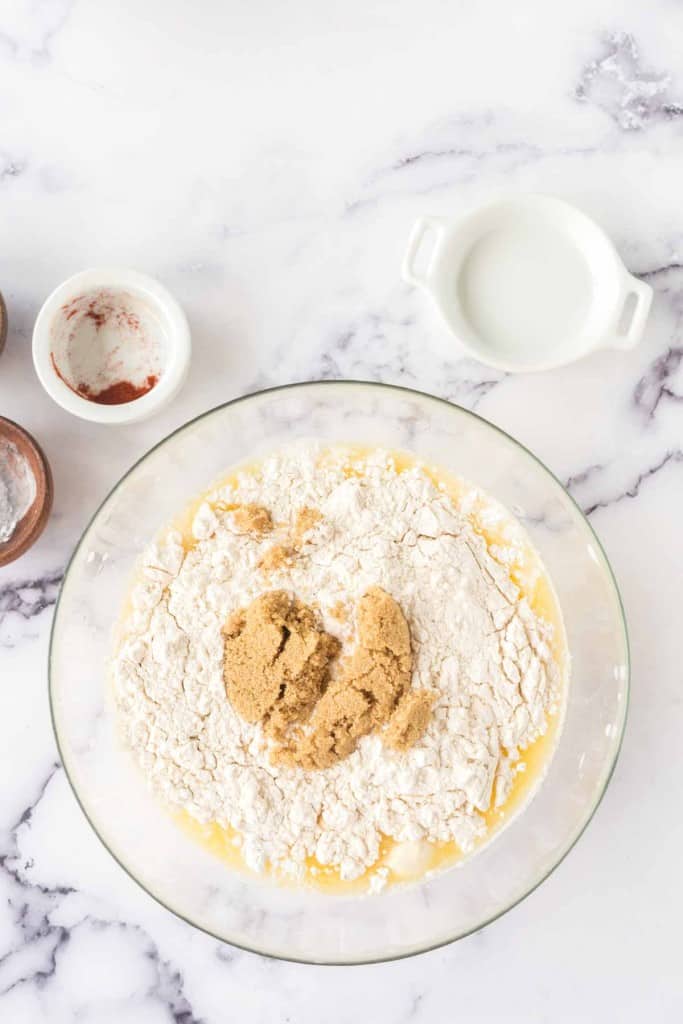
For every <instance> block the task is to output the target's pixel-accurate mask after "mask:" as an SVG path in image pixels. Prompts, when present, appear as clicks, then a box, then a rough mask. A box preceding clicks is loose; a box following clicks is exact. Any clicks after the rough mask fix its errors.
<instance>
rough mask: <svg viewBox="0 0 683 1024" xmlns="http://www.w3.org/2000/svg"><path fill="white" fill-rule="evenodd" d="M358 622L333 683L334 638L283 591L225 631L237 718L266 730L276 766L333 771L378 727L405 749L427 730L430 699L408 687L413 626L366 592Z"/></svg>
mask: <svg viewBox="0 0 683 1024" xmlns="http://www.w3.org/2000/svg"><path fill="white" fill-rule="evenodd" d="M356 618H357V628H358V643H357V646H356V649H355V650H354V652H353V654H352V655H351V656H350V657H349V658H348V659H347V660H346V661H345V662H344V663H343V664H342V665H341V666H340V670H339V674H338V675H337V676H336V678H334V679H332V680H330V667H331V663H332V661H333V660H334V659H335V658H336V657H337V655H338V653H339V650H340V644H339V641H338V640H337V639H336V638H335V637H333V636H331V634H329V633H326V632H325V630H324V629H323V627H322V625H321V624H320V621H319V619H318V617H317V615H316V614H315V612H314V611H313V609H312V608H309V607H308V606H307V605H305V604H303V603H302V602H300V601H297V600H296V599H295V598H293V597H290V595H289V594H287V593H286V592H285V591H282V590H274V591H271V592H269V593H267V594H262V595H261V597H258V598H256V600H255V601H253V602H252V604H250V605H249V607H248V608H246V609H244V610H242V611H240V612H238V613H237V614H236V615H234V616H233V618H232V619H231V620H230V621H229V622H228V624H227V625H226V627H225V630H224V635H225V660H224V666H223V676H224V680H225V688H226V693H227V696H228V699H229V700H230V702H231V704H232V705H233V707H234V708H235V710H236V711H237V713H238V714H240V715H241V716H242V718H245V719H246V720H247V721H248V722H261V723H262V724H263V728H264V731H265V733H266V735H267V736H269V737H270V738H271V739H272V740H274V741H275V743H276V746H275V747H274V748H273V751H272V755H271V757H272V760H273V762H274V763H275V764H281V765H286V766H288V767H292V768H304V769H306V770H308V771H314V770H317V769H323V768H330V767H332V765H334V764H336V763H337V762H338V761H341V760H343V759H344V758H345V757H348V756H349V755H350V754H352V753H353V752H354V750H355V749H356V746H357V744H358V740H359V739H360V738H361V737H362V736H366V735H367V734H368V733H370V732H372V731H373V730H376V729H381V728H382V727H383V726H385V725H386V726H387V728H386V730H385V731H384V733H383V736H382V739H383V741H384V743H385V744H386V746H388V747H391V748H392V749H393V750H397V751H399V752H403V751H405V750H407V749H408V748H409V747H411V746H412V745H413V743H415V742H417V740H418V739H420V737H421V736H422V735H423V733H424V731H425V729H426V728H427V725H428V724H429V720H430V716H431V709H432V703H433V701H434V697H435V694H434V692H433V691H430V690H417V691H411V690H410V679H411V674H412V665H413V656H412V651H411V645H410V629H409V628H408V623H407V621H406V618H405V616H404V614H403V612H402V611H401V608H400V606H399V605H398V603H397V602H396V601H395V600H394V599H393V597H391V596H390V595H389V594H387V593H386V592H385V591H384V590H381V589H380V588H379V587H372V588H371V589H370V590H368V591H367V592H366V593H365V594H364V595H363V597H361V599H360V601H359V603H358V610H357V616H356ZM387 723H388V724H387Z"/></svg>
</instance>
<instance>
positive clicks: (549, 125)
mask: <svg viewBox="0 0 683 1024" xmlns="http://www.w3.org/2000/svg"><path fill="white" fill-rule="evenodd" d="M682 37H683V8H681V6H680V4H676V3H672V2H670V0H653V2H652V3H650V4H642V3H638V2H636V0H625V2H622V3H617V2H616V0H598V2H597V3H592V4H589V3H587V2H586V0H580V2H579V3H576V4H572V5H570V6H568V5H564V6H562V7H558V6H557V5H553V4H542V3H541V2H540V0H525V2H523V3H521V4H514V5H503V4H497V3H491V2H490V0H487V2H484V3H481V4H478V5H460V4H451V5H448V4H444V3H442V2H440V0H425V2H424V3H423V4H421V5H415V4H414V3H413V2H412V0H396V2H395V3H392V4H385V3H383V2H382V0H370V2H368V3H360V2H359V0H350V2H349V3H347V4H345V5H344V6H343V8H335V7H329V5H320V4H316V3H314V2H313V0H293V2H292V3H290V4H287V5H284V6H283V5H280V6H279V7H278V6H276V5H267V7H264V6H263V5H260V4H247V3H242V2H231V3H223V4H219V3H207V4H204V5H201V11H200V10H199V8H197V9H195V8H192V10H190V6H189V5H188V4H187V3H186V2H184V0H143V2H141V3H137V4H123V5H119V4H110V3H107V2H106V0H92V2H90V3H87V4H76V3H73V2H72V0H45V2H43V3H40V4H33V3H29V2H28V0H8V2H7V3H6V4H4V5H2V6H1V7H0V71H1V73H2V78H1V82H2V86H1V87H0V105H1V110H2V126H3V132H2V139H0V217H1V222H2V237H3V244H2V247H1V248H0V290H2V292H3V294H4V295H5V298H6V300H7V304H8V308H9V317H10V336H9V339H8V344H7V348H6V350H5V352H4V353H3V355H2V357H0V414H2V415H7V416H9V417H11V418H13V419H16V420H18V421H19V422H21V423H22V424H24V425H25V426H26V427H27V428H28V429H29V430H31V431H33V432H34V433H35V435H36V436H37V437H38V439H39V440H40V442H41V443H42V444H43V446H44V447H45V449H46V452H47V454H48V457H49V459H50V461H51V464H52V467H53V471H54V476H55V488H56V491H55V506H54V512H53V516H52V518H51V520H50V523H49V525H48V528H47V530H46V532H45V534H44V536H43V537H42V538H41V540H40V542H39V543H38V544H37V545H36V547H35V548H34V549H33V550H32V551H31V552H29V553H28V554H27V555H26V556H25V557H24V558H23V559H22V560H21V561H19V562H17V563H16V564H14V565H11V566H8V567H6V568H4V569H1V570H0V723H1V724H0V768H1V771H2V779H3V785H2V786H1V787H0V1020H2V1021H3V1022H5V1021H7V1022H8V1024H24V1022H28V1024H34V1022H40V1021H50V1022H55V1024H72V1022H76V1021H79V1022H85V1024H96V1022H97V1024H99V1022H105V1021H114V1020H115V1021H117V1022H125V1024H138V1022H144V1024H156V1022H166V1021H175V1022H178V1024H200V1022H203V1024H219V1022H222V1021H226V1020H233V1019H239V1020H241V1021H245V1022H248V1024H256V1022H261V1021H263V1022H266V1021H267V1022H270V1021H274V1020H277V1021H283V1022H285V1021H292V1022H293V1021H296V1022H297V1024H300V1022H301V1024H306V1022H308V1021H319V1020H321V1019H322V1020H326V1021H328V1020H329V1021H331V1022H334V1024H347V1022H349V1024H350V1022H355V1021H357V1020H358V1019H369V1020H372V1021H373V1022H376V1024H385V1022H387V1024H388V1022H391V1024H394V1022H400V1021H411V1022H412V1021H414V1022H417V1024H427V1022H432V1021H444V1022H445V1021H451V1020H453V1019H454V1018H457V1019H462V1020H467V1021H479V1020H481V1021H491V1020H505V1021H506V1022H514V1021H524V1022H529V1021H553V1022H556V1021H574V1020H586V1021H598V1020H599V1021H601V1022H602V1021H612V1020H615V1021H616V1020H618V1021H620V1022H628V1021H634V1022H635V1021H640V1020H642V1018H643V1016H644V1015H645V1014H646V1013H647V1014H648V1015H649V1016H654V1017H656V1019H657V1020H659V1021H664V1022H668V1021H677V1020H679V1019H680V1017H681V1013H682V1012H683V984H682V983H681V978H680V965H679V962H678V961H679V955H678V948H679V945H680V942H679V930H680V925H679V922H680V918H681V912H682V911H683V890H682V889H681V886H680V884H679V882H678V878H679V874H680V869H679V861H680V852H679V851H680V849H681V844H682V843H683V825H682V824H681V821H680V815H678V814H676V813H675V808H677V807H679V806H680V802H681V796H682V793H681V782H680V780H681V778H683V752H682V751H683V748H682V746H681V743H680V722H681V698H680V693H681V687H680V643H679V640H678V632H679V631H678V629H677V625H676V621H677V613H678V609H679V608H680V605H681V599H682V598H683V592H682V584H681V564H682V557H683V541H682V540H681V531H680V509H681V505H682V502H683V454H682V452H683V446H682V442H681V438H682V437H683V403H682V401H681V398H682V396H683V359H682V353H683V340H682V339H683V335H682V331H683V298H682V296H683V271H682V269H681V267H682V266H683V221H682V219H681V198H680V195H681V182H682V181H683V135H682V134H681V129H682V125H683V78H682V77H681V71H680V47H681V38H682ZM508 188H511V189H527V190H537V191H544V192H549V193H553V194H557V195H559V196H561V197H563V198H566V199H568V200H569V201H571V202H576V203H577V204H578V205H580V206H582V207H583V208H584V209H586V211H587V212H588V213H589V214H591V215H592V216H593V217H595V218H596V219H597V220H598V221H599V222H600V223H601V224H602V225H603V226H604V227H605V228H606V230H607V231H608V232H609V233H610V234H611V236H612V237H613V238H614V241H615V243H616V244H617V246H618V248H619V249H620V251H621V253H622V255H623V256H624V259H625V260H626V263H627V265H628V266H629V267H630V269H632V270H633V272H635V273H639V274H641V275H642V276H643V277H645V278H646V279H647V280H649V281H650V283H651V284H652V286H653V288H654V289H655V301H654V304H653V310H652V315H651V320H650V323H649V325H648V329H647V332H646V335H645V337H644V339H643V342H642V344H641V345H640V346H639V347H638V348H637V349H635V350H634V351H632V352H628V353H623V352H621V353H619V352H610V353H607V352H605V353H600V354H599V355H596V356H594V357H592V358H590V359H587V360H585V361H584V362H582V363H580V364H577V365H575V366H572V367H566V368H564V369H562V370H557V371H552V372H549V373H545V374H539V375H534V376H521V377H518V376H512V375H508V374H502V373H498V372H496V371H491V370H489V369H487V368H486V367H483V366H481V365H480V364H478V363H476V362H475V361H473V360H471V359H468V358H465V357H464V355H463V354H462V353H461V352H459V351H458V350H457V348H456V347H455V346H454V345H453V343H452V342H451V341H450V339H449V337H448V336H447V334H446V333H445V331H444V329H443V327H442V325H441V323H440V321H439V318H438V315H437V313H436V311H435V310H433V309H432V308H431V307H430V305H429V304H428V303H427V302H426V301H425V299H424V296H422V295H419V294H417V293H416V292H414V291H412V290H411V289H409V288H407V286H405V285H404V284H403V283H402V282H401V281H400V279H399V272H398V271H399V266H400V261H401V258H402V255H403V249H404V246H405V244H406V241H407V237H408V234H409V231H410V227H411V224H412V222H413V219H414V218H415V217H416V216H418V215H421V214H426V213H431V214H437V215H438V214H441V215H454V216H455V215H458V214H459V213H461V212H463V211H465V210H466V209H468V208H469V207H470V206H472V205H475V204H476V203H478V202H480V201H483V200H485V199H487V198H489V197H490V196H491V195H492V194H494V193H496V192H499V191H501V190H504V189H508ZM103 263H119V264H124V265H132V266H135V267H137V268H139V269H141V270H144V271H147V272H149V273H152V274H155V275H157V276H158V277H160V278H161V279H162V280H164V282H165V283H166V284H167V285H168V286H169V287H170V288H171V289H172V291H173V292H174V293H175V294H176V295H177V297H178V298H179V300H180V301H181V302H182V304H183V305H184V307H185V308H186V310H187V312H188V316H189V318H190V321H191V325H192V330H193V338H194V344H195V352H194V359H193V364H192V369H191V373H190V377H189V380H188V383H187V386H186V388H185V390H184V392H183V393H182V395H181V396H180V397H179V399H178V400H177V401H176V402H175V403H174V404H173V405H172V406H171V407H169V408H168V409H167V410H164V411H163V412H162V413H161V414H160V415H159V416H157V417H155V418H154V419H152V420H150V421H149V422H147V423H142V424H140V425H136V426H134V427H127V428H123V429H121V430H117V431H112V430H107V429H106V428H102V427H96V426H89V425H85V424H82V423H79V422H78V421H76V420H74V419H72V418H71V417H69V416H68V415H67V414H66V413H63V412H62V411H61V410H59V409H58V408H57V407H56V406H54V405H53V404H52V403H51V402H50V400H49V399H48V398H47V397H46V396H45V395H44V394H43V393H42V391H41V389H40V386H39V384H38V382H37V380H36V378H35V375H34V373H33V370H32V365H31V356H30V338H31V329H32V324H33V320H34V318H35V315H36V313H37V311H38V309H39V307H40V304H41V302H42V301H43V299H44V298H45V296H46V295H47V293H48V292H49V291H50V290H51V289H52V288H53V287H54V286H55V285H56V284H57V283H59V281H60V280H61V279H63V278H64V277H65V276H67V275H68V274H70V273H72V272H74V271H75V270H77V269H81V268H82V267H85V266H87V265H94V264H103ZM335 377H357V378H360V379H368V380H381V381H384V382H387V383H397V384H402V385H406V386H408V387H413V388H418V389H420V390H424V391H428V392H431V393H433V394H437V395H439V396H441V397H444V398H448V399H450V400H451V401H455V402H457V403H459V404H461V405H463V406H465V407H467V408H470V409H474V410H476V411H477V412H478V413H479V414H481V415H483V416H485V417H486V418H487V419H490V420H491V421H492V422H494V423H496V424H497V425H499V426H501V427H502V428H503V429H505V430H507V431H509V432H510V433H511V434H513V435H514V436H516V437H517V438H519V440H520V441H522V442H523V443H524V444H526V445H528V446H529V447H530V448H531V449H532V450H533V451H535V452H536V453H537V454H538V455H539V457H541V458H542V459H543V460H544V461H545V462H546V463H547V464H548V465H549V467H550V468H551V469H552V470H553V471H554V472H555V473H556V475H557V476H558V477H559V479H561V480H562V481H564V483H565V484H566V486H567V487H568V488H569V490H570V491H571V493H572V495H573V496H574V497H575V499H576V500H577V502H578V503H579V505H580V506H581V508H582V509H583V510H584V511H585V512H586V514H588V515H589V517H590V520H591V522H592V524H593V525H594V526H595V528H596V530H597V531H598V534H599V536H600V539H601V541H602V542H603V543H604V545H605V547H606V550H607V553H608V555H609V557H610V559H611V562H612V564H613V567H614V569H615V572H616V575H617V578H618V580H619V583H620V586H621V590H622V596H623V599H624V603H625V608H626V613H627V617H628V621H629V627H630V638H631V647H632V657H633V676H634V686H633V698H632V705H631V715H630V721H629V725H628V728H627V734H626V740H625V744H624V749H623V753H622V756H621V759H620V761H619V764H618V767H617V771H616V773H615V776H614V779H613V781H612V783H611V785H610V788H609V790H608V792H607V795H606V797H605V800H604V801H603V803H602V805H601V807H600V809H599V811H598V814H597V815H596V818H595V820H594V821H593V823H592V824H591V826H590V828H589V829H588V831H587V832H586V834H585V836H584V837H583V839H582V840H581V841H580V843H579V844H578V845H577V847H576V849H575V850H574V851H573V852H572V854H571V855H570V856H569V857H568V858H567V860H566V861H565V862H564V863H563V865H562V866H561V867H560V868H559V869H558V870H557V871H556V873H555V874H554V875H553V876H552V877H551V878H550V879H549V880H548V882H546V883H545V884H544V885H543V886H542V887H541V888H540V889H539V890H538V891H537V892H536V893H534V894H533V895H532V896H531V897H529V898H528V899H527V900H526V901H525V902H524V903H523V904H522V905H521V906H519V907H518V908H516V909H515V910H514V911H512V912H511V913H509V914H508V915H506V916H505V917H504V918H503V919H501V920H500V921H499V922H497V923H496V924H495V925H493V926H491V927H489V928H487V929H485V930H484V931H483V932H480V933H478V934H476V935H473V936H471V937H470V938H468V939H467V940H464V941H462V942H461V943H458V944H457V945H455V946H452V947H450V948H447V949H444V950H440V951H437V952H435V953H432V954H429V955H426V956H423V957H419V958H416V959H413V960H410V961H407V962H404V963H401V964H387V965H382V966H378V967H373V968H355V969H353V968H343V969H333V968H330V969H322V968H312V967H297V966H293V965H288V964H284V963H278V962H273V961H268V960H265V959H263V958H260V957H257V956H254V955H251V954H247V953H243V952H240V951H238V950H234V949H231V948H230V947H228V946H223V945H221V944H220V943H217V942H216V941H215V940H213V939H211V938H209V937H207V936H205V935H203V934H200V933H199V932H196V931H193V930H192V929H190V928H189V927H188V926H186V925H185V924H183V922H181V921H179V920H177V919H175V918H174V917H172V916H171V915H170V914H168V913H167V912H166V911H164V910H163V909H162V908H161V907H159V906H157V905H156V904H155V903H153V901H151V900H150V899H149V898H148V897H147V896H146V895H145V894H144V893H143V892H142V891H141V890H139V889H138V888H137V886H136V885H135V884H134V883H133V882H132V881H131V880H130V879H129V878H128V877H127V876H126V875H125V874H124V873H123V872H122V871H121V869H120V868H119V867H118V866H117V865H116V864H115V862H114V861H113V860H112V859H111V858H110V857H109V855H108V854H107V852H106V851H105V850H104V849H103V848H102V846H101V845H100V843H99V841H98V840H97V839H96V838H95V836H94V834H93V833H92V832H91V830H90V828H89V826H88V825H87V823H86V822H85V821H84V819H83V817H82V815H81V813H80V811H79V809H78V807H77V806H76V804H75V801H74V798H73V796H72V794H71V791H70V789H69V786H68V783H67V780H66V778H65V775H64V772H63V770H62V769H61V767H60V765H59V760H58V757H57V753H56V749H55V745H54V740H53V737H52V731H51V726H50V719H49V711H48V706H47V693H46V658H47V642H48V634H49V629H50V623H51V616H52V612H53V607H54V603H55V601H56V596H57V592H58V587H59V584H60V581H61V578H62V574H63V572H64V568H65V566H66V563H67V560H68V557H69V555H70V553H71V550H72V548H73V546H74V544H75V543H76V541H77V540H78V538H79V536H80V534H81V532H82V530H83V528H84V527H85V525H86V523H87V522H88V520H89V519H90V517H91V515H92V514H93V512H94V511H95V509H96V507H97V506H98V504H99V503H100V502H101V501H102V500H103V499H104V497H105V496H106V494H107V493H108V491H109V489H110V488H111V486H112V484H113V483H114V481H115V480H117V479H118V478H119V476H120V475H121V474H122V473H123V472H125V470H126V469H127V468H128V467H129V466H130V464H131V463H132V462H133V461H134V460H135V459H137V458H138V457H139V456H140V455H141V454H142V453H143V452H144V451H146V450H147V449H148V448H149V447H150V446H151V445H153V444H154V443H156V442H157V441H158V440H160V439H161V438H162V437H164V436H165V435H166V434H167V433H168V432H169V431H170V430H172V429H174V428H175V427H177V426H178V425H179V424H181V423H182V422H184V421H185V420H187V419H189V418H190V417H192V416H195V415H197V414H198V413H200V412H201V411H203V410H204V409H207V408H209V407H211V406H213V405H216V404H218V403H219V402H221V401H225V400H227V399H229V398H233V397H235V396H236V395H238V394H243V393H245V392H248V391H252V390H254V389H255V388H262V387H268V386H271V385H274V384H280V383H285V382H288V381H292V380H311V379H317V378H325V379H327V378H335Z"/></svg>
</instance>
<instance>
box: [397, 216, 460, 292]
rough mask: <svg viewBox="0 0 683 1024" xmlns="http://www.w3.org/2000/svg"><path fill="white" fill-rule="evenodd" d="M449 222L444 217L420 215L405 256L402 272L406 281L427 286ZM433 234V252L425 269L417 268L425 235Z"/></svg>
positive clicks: (421, 286) (423, 286) (418, 285)
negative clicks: (417, 260)
mask: <svg viewBox="0 0 683 1024" xmlns="http://www.w3.org/2000/svg"><path fill="white" fill-rule="evenodd" d="M447 224H448V222H447V221H446V220H444V218H443V217H418V219H417V220H416V221H415V223H414V225H413V230H412V232H411V235H410V240H409V241H408V248H407V250H406V254H405V256H404V258H403V267H402V270H401V273H402V274H403V279H404V281H407V282H408V284H413V285H416V286H417V287H419V288H426V287H427V281H428V279H429V276H430V274H431V272H432V270H433V269H434V265H435V260H436V254H437V252H438V250H439V247H440V243H441V240H442V238H443V235H444V233H445V231H446V227H447ZM430 234H431V235H432V236H433V240H432V248H431V252H430V253H429V255H428V257H427V262H426V263H425V264H424V269H423V270H422V271H419V270H417V269H416V259H417V256H418V253H419V252H420V249H421V248H422V243H423V242H424V240H425V237H429V235H430Z"/></svg>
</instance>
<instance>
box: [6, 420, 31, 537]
mask: <svg viewBox="0 0 683 1024" xmlns="http://www.w3.org/2000/svg"><path fill="white" fill-rule="evenodd" d="M35 496H36V478H35V476H34V475H33V472H32V470H31V467H30V465H29V463H28V461H27V459H26V458H24V456H23V455H22V454H21V452H20V451H19V449H18V448H17V446H16V445H15V444H14V443H13V442H12V441H5V440H2V439H0V544H4V543H5V541H8V540H10V538H11V537H12V534H13V533H14V531H15V530H16V528H17V526H18V525H19V523H20V522H21V520H22V519H23V517H24V516H25V515H26V513H27V512H28V510H29V509H30V507H31V505H32V504H33V502H34V499H35Z"/></svg>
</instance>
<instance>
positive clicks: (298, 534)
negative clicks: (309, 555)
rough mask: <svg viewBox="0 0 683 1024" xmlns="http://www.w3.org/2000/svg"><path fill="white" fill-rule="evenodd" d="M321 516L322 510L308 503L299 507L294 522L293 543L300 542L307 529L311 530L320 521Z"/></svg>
mask: <svg viewBox="0 0 683 1024" xmlns="http://www.w3.org/2000/svg"><path fill="white" fill-rule="evenodd" d="M322 517H323V516H322V512H320V511H319V510H318V509H317V508H311V507H310V506H309V505H304V506H303V507H302V508H300V509H299V511H298V512H297V515H296V521H295V523H294V543H295V544H301V542H302V540H303V539H304V535H305V534H307V533H308V531H309V530H312V529H313V527H314V526H316V525H317V524H318V523H319V522H320V521H321V519H322Z"/></svg>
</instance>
